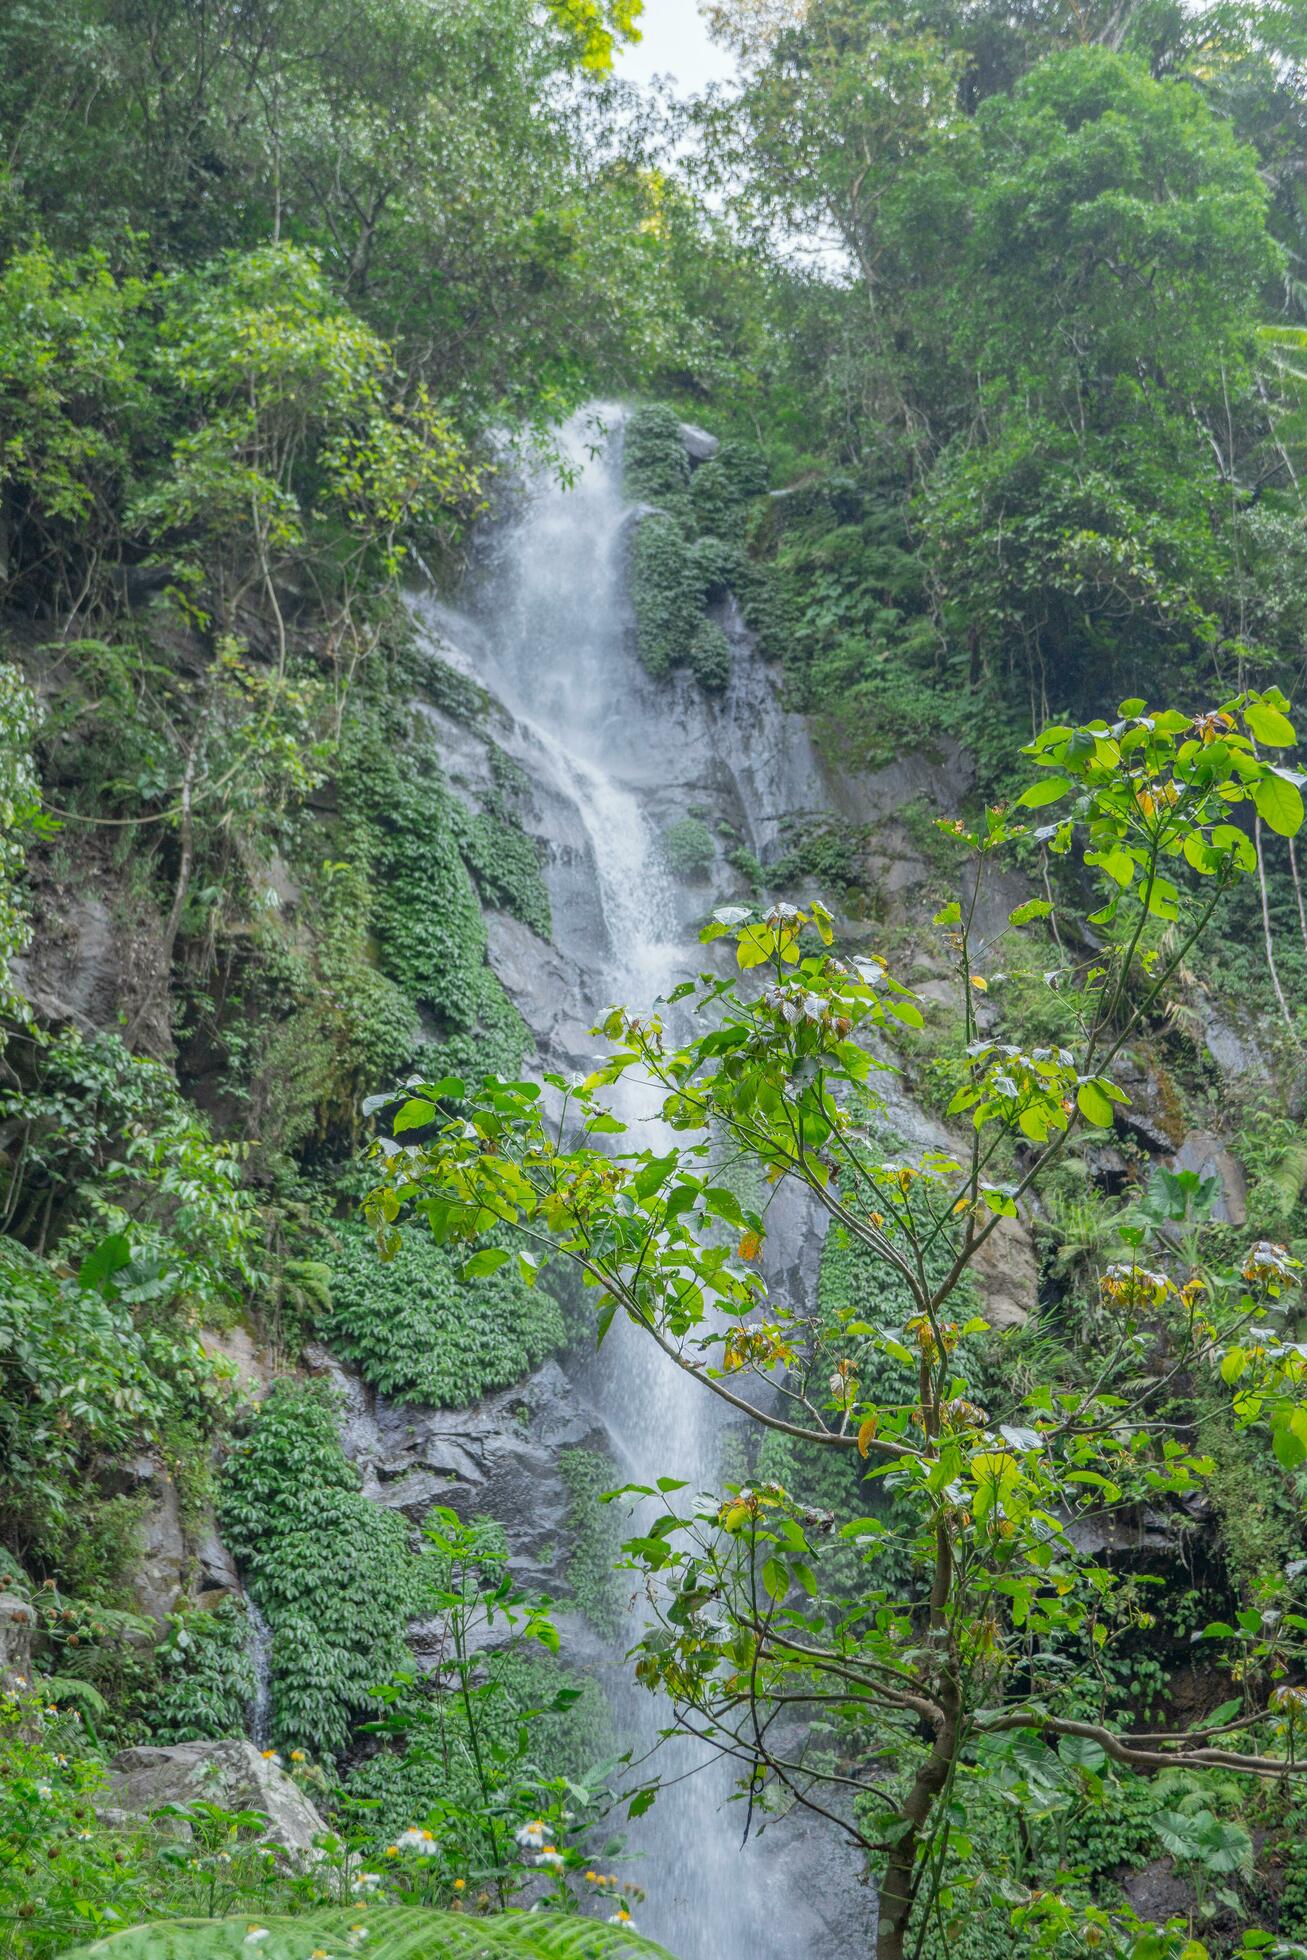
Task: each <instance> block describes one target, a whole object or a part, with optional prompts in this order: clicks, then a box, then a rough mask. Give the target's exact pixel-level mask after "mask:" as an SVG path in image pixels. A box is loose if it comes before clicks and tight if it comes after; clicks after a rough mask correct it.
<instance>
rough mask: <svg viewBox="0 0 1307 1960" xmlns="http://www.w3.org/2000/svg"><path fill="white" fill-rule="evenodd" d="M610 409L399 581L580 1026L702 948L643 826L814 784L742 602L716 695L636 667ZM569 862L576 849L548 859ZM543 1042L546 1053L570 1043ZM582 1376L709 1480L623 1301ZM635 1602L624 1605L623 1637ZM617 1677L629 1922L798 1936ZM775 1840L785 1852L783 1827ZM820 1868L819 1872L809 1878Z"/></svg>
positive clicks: (771, 1874)
mask: <svg viewBox="0 0 1307 1960" xmlns="http://www.w3.org/2000/svg"><path fill="white" fill-rule="evenodd" d="M596 420H598V423H599V424H600V426H599V428H598V430H596ZM620 427H621V416H620V411H614V410H611V409H605V410H600V411H598V416H597V418H596V415H595V412H593V411H592V412H591V413H590V415H589V416H588V417H586V416H583V417H578V418H577V419H576V420H574V422H573V423H572V424H570V425H569V426H568V428H567V429H566V430H565V431H564V433H563V438H562V439H563V442H564V445H565V449H566V451H567V455H568V460H569V463H570V465H571V468H570V469H569V471H568V472H567V480H566V481H565V482H564V481H558V480H554V479H549V480H544V481H541V482H539V483H537V484H536V485H535V486H534V489H533V491H532V492H531V493H530V494H529V495H527V496H526V497H525V499H524V502H523V504H522V507H521V508H520V510H519V511H518V513H517V515H516V516H515V518H514V519H513V520H512V521H511V522H510V523H509V524H508V525H506V526H505V527H504V528H503V529H502V530H501V531H500V532H499V533H498V534H497V536H496V537H495V539H494V540H493V543H492V546H491V549H490V551H489V553H488V554H487V559H486V562H485V563H484V564H483V565H482V566H481V567H480V569H479V572H478V573H477V575H476V576H475V577H474V579H473V581H472V582H471V587H470V591H469V593H468V595H467V596H466V598H465V601H464V605H465V611H464V612H463V613H462V614H453V613H451V612H449V611H448V610H447V609H445V608H442V607H440V606H439V605H438V604H437V603H436V602H435V601H433V600H431V599H429V598H428V599H425V600H423V599H420V598H419V599H415V600H414V601H413V604H414V607H415V610H416V612H417V614H418V616H419V619H422V620H425V623H426V625H427V627H428V629H429V630H431V631H432V632H433V634H435V635H437V636H438V637H439V640H440V643H441V644H440V651H441V652H442V654H443V655H444V656H445V657H446V658H448V659H451V660H453V661H455V662H456V663H458V664H461V665H462V666H463V667H464V668H465V670H466V671H468V672H470V673H472V674H474V676H475V678H476V679H477V680H478V681H479V682H480V683H481V684H482V685H483V686H485V687H487V688H488V689H489V690H490V691H491V693H492V694H493V695H494V696H495V697H497V699H498V701H499V702H500V703H501V704H502V706H503V708H504V709H505V710H506V711H507V715H508V717H509V718H510V721H509V723H508V724H506V725H505V729H504V730H502V731H501V730H500V729H499V728H498V727H497V730H496V733H497V736H498V737H499V738H500V739H502V740H505V741H506V742H507V744H508V745H509V746H510V747H511V748H512V750H513V752H514V754H515V756H516V758H517V759H518V760H519V761H520V762H521V763H522V764H523V766H524V767H525V768H526V769H527V772H528V774H529V775H530V776H531V777H532V779H533V781H534V782H535V783H536V784H537V785H538V786H542V788H543V791H544V792H545V793H546V794H547V796H548V798H549V799H550V801H551V802H552V803H553V804H554V805H555V807H556V808H557V809H561V810H562V811H563V813H564V814H563V816H562V818H561V820H560V819H558V818H557V817H556V818H555V838H554V849H553V853H552V855H553V857H554V859H555V863H554V865H553V867H552V869H551V868H547V871H546V876H547V877H549V878H550V880H551V887H552V888H553V889H554V897H555V908H554V909H555V940H556V942H557V943H558V944H560V946H562V947H563V949H564V950H565V951H566V952H568V953H569V954H570V956H571V958H572V960H573V961H574V962H575V964H576V966H577V968H578V969H580V973H581V980H580V984H581V986H582V988H583V991H584V999H582V1000H579V1001H578V1002H577V1003H576V1016H575V1020H574V1022H573V1025H576V1024H577V1023H578V1022H579V1023H580V1024H581V1025H589V1024H590V1023H591V1022H592V1021H593V1020H594V1018H595V1016H596V1015H597V1014H598V1013H601V1012H602V1011H603V1010H604V1009H605V1008H606V1007H608V1006H610V1005H612V1004H615V1003H620V1004H623V1005H629V1006H631V1007H632V1008H633V1009H635V1010H637V1011H639V1010H643V1009H646V1008H647V1007H649V1005H650V1004H651V1003H652V1002H653V1001H654V1000H655V999H656V998H657V997H658V996H660V995H665V994H666V993H667V992H668V991H669V989H670V988H671V987H672V986H673V985H674V984H675V982H676V981H677V980H679V979H682V978H684V977H685V976H686V975H687V974H691V973H695V972H697V971H699V970H700V968H701V966H702V965H703V963H704V961H703V957H702V949H701V948H700V947H699V945H698V941H697V935H696V930H695V928H696V925H697V921H698V919H699V918H700V917H701V916H702V913H703V911H704V909H705V906H706V904H707V903H708V902H709V898H710V893H709V891H708V890H707V889H706V888H705V887H703V886H702V885H701V886H699V887H698V888H697V889H695V890H687V889H685V888H683V887H681V886H679V885H678V883H677V881H676V880H675V879H674V878H673V876H672V875H671V873H670V871H669V869H668V867H667V864H666V862H665V859H664V855H663V852H662V849H661V846H660V832H661V829H662V828H663V827H664V826H665V825H666V824H667V823H668V822H669V821H674V820H675V819H676V818H677V817H678V816H683V815H685V814H686V812H687V808H688V807H689V806H690V805H691V804H692V803H693V802H694V801H695V799H696V798H697V799H698V800H699V801H700V802H702V801H703V800H704V799H705V798H706V799H707V801H708V802H709V803H710V805H711V806H712V812H713V814H714V815H717V816H722V815H729V817H730V818H731V820H732V821H733V823H734V826H735V828H736V831H737V833H738V834H739V835H740V836H741V837H742V838H744V839H745V840H746V841H747V842H748V843H749V844H750V845H752V846H753V847H754V848H765V847H766V846H767V845H768V844H769V843H771V842H772V841H774V837H775V834H776V824H777V821H778V818H779V816H780V815H781V814H783V812H784V810H785V809H786V808H788V809H790V810H793V809H795V808H796V807H797V808H800V809H801V808H803V807H804V804H805V800H806V801H807V803H808V805H809V807H811V805H812V803H814V802H815V800H816V798H817V797H818V796H819V795H820V794H821V793H822V792H821V790H820V787H819V786H818V784H817V777H816V770H815V765H814V763H813V761H812V757H811V751H810V749H809V748H808V744H807V737H806V733H805V732H804V730H803V727H802V724H801V723H800V722H799V721H798V719H797V717H794V716H787V715H786V714H785V712H784V711H783V709H782V708H781V705H780V702H779V699H778V697H777V694H776V690H775V687H774V686H773V685H772V683H771V682H770V680H769V679H765V678H760V677H761V663H759V662H758V661H757V659H756V656H755V655H754V654H753V652H752V649H751V648H750V647H749V646H748V645H747V640H746V637H745V636H744V635H743V632H742V630H741V629H740V628H739V625H738V619H737V620H736V621H735V622H734V630H733V634H732V637H733V640H734V650H733V659H734V663H735V669H734V672H733V673H732V676H731V679H730V682H729V684H728V687H727V689H726V692H725V695H724V696H723V697H721V698H720V699H718V700H716V701H712V700H709V698H708V697H707V696H705V695H704V694H703V693H702V691H701V690H699V689H698V688H697V686H695V685H694V684H693V683H692V682H691V681H690V680H689V678H688V676H684V675H678V676H676V677H674V678H673V679H672V680H671V681H663V682H658V683H655V682H653V681H652V680H651V679H650V678H649V676H648V675H647V674H646V673H645V672H644V671H643V669H642V668H641V667H640V665H639V662H638V660H637V658H636V656H635V651H634V638H633V632H632V619H631V610H630V604H629V599H628V596H627V591H626V560H627V547H628V541H629V530H630V525H631V523H632V521H633V518H634V516H635V513H634V512H633V510H632V508H631V507H630V506H629V505H628V504H627V503H626V502H625V500H624V498H623V495H622V489H621V455H620V448H621V442H620ZM729 630H731V626H730V622H729V621H728V631H729ZM509 728H511V733H509V732H507V731H508V729H509ZM705 786H706V787H705ZM578 858H579V859H580V861H581V863H582V866H583V870H582V873H581V877H580V882H581V883H582V884H588V886H589V887H590V891H589V899H588V902H585V903H580V904H578V899H577V874H576V870H575V861H576V860H577V859H578ZM565 862H566V863H570V864H571V866H572V869H571V870H570V871H569V872H568V873H567V876H566V877H565V876H564V872H563V867H564V864H565ZM728 875H729V874H728ZM569 879H570V883H569V882H568V880H569ZM537 1032H538V1031H537ZM548 1059H549V1061H550V1063H551V1065H553V1066H559V1065H560V1063H563V1064H564V1065H565V1063H566V1062H567V1061H570V1062H572V1063H574V1062H575V1060H576V1059H577V1058H575V1057H570V1058H560V1057H558V1056H556V1055H551V1056H549V1058H548ZM624 1080H626V1079H625V1078H624ZM621 1097H622V1100H620V1101H618V1102H617V1104H616V1107H617V1113H618V1114H619V1115H621V1116H622V1117H623V1119H624V1120H625V1121H626V1122H627V1123H628V1125H629V1134H628V1136H627V1138H625V1139H624V1140H623V1145H624V1147H628V1148H631V1149H639V1148H641V1147H642V1146H643V1145H645V1144H648V1145H651V1146H657V1145H659V1144H660V1143H661V1141H662V1139H661V1137H660V1127H659V1123H658V1116H657V1106H658V1098H657V1097H656V1096H655V1095H653V1094H652V1093H651V1092H649V1091H648V1090H644V1091H642V1090H641V1089H640V1088H638V1087H627V1088H625V1089H624V1090H622V1091H621ZM597 1377H598V1385H597V1387H596V1388H595V1391H594V1392H595V1396H596V1400H597V1402H598V1404H599V1407H600V1412H601V1414H602V1415H603V1416H604V1418H605V1420H606V1422H607V1425H608V1428H609V1430H610V1432H611V1434H612V1436H613V1437H614V1439H615V1442H616V1445H617V1447H618V1449H619V1450H620V1452H621V1453H622V1455H623V1456H624V1458H625V1462H624V1463H623V1465H622V1468H623V1470H624V1471H626V1472H627V1474H629V1475H630V1477H631V1478H632V1480H633V1481H636V1482H640V1483H645V1484H650V1483H652V1482H653V1480H654V1479H655V1478H656V1477H658V1476H660V1475H671V1476H676V1477H680V1478H684V1479H686V1480H687V1481H688V1483H689V1485H690V1488H691V1491H694V1490H698V1489H709V1490H717V1489H720V1487H721V1480H722V1479H721V1466H720V1461H719V1456H720V1440H721V1438H720V1423H719V1420H718V1417H717V1410H718V1408H719V1406H720V1405H719V1404H717V1403H716V1402H715V1400H714V1398H713V1397H711V1396H710V1395H709V1394H708V1393H707V1392H706V1391H705V1390H704V1389H703V1387H702V1386H701V1385H700V1384H699V1383H697V1382H695V1381H693V1380H691V1379H689V1378H687V1376H686V1375H684V1374H683V1373H682V1372H681V1371H680V1370H679V1369H677V1368H676V1366H675V1365H674V1363H673V1362H671V1361H670V1360H669V1359H668V1358H667V1357H666V1356H665V1355H663V1354H662V1353H661V1352H660V1351H659V1350H658V1349H657V1348H656V1347H655V1346H654V1344H653V1343H652V1342H651V1341H649V1340H648V1339H646V1338H645V1337H643V1336H642V1335H641V1334H640V1333H639V1332H638V1330H636V1329H634V1328H632V1327H630V1326H629V1325H626V1324H625V1323H624V1322H622V1320H621V1319H620V1317H619V1320H618V1322H617V1323H615V1325H614V1327H613V1329H612V1332H611V1334H610V1335H609V1338H608V1340H607V1341H606V1342H605V1344H604V1347H603V1349H602V1351H601V1355H600V1358H599V1364H598V1368H597ZM646 1613H647V1608H646V1609H644V1611H642V1610H641V1608H640V1607H639V1605H637V1606H636V1607H635V1608H633V1618H632V1623H631V1627H630V1641H631V1642H634V1641H635V1639H637V1638H638V1636H639V1633H640V1630H641V1627H642V1625H643V1624H644V1619H645V1614H646ZM615 1658H616V1659H618V1660H620V1656H617V1657H615ZM618 1679H619V1677H618V1674H617V1671H616V1669H615V1671H614V1681H615V1683H616V1682H617V1681H618ZM620 1682H621V1685H620V1686H615V1688H614V1703H615V1709H616V1714H617V1718H618V1722H619V1724H620V1725H622V1726H623V1727H624V1729H625V1731H626V1732H625V1734H624V1737H623V1740H624V1742H625V1743H627V1744H629V1745H630V1746H631V1747H632V1750H633V1753H634V1755H635V1756H636V1757H637V1758H642V1757H645V1756H646V1755H647V1754H648V1752H651V1751H654V1752H656V1755H655V1760H654V1762H653V1764H652V1768H653V1771H654V1772H655V1773H657V1774H659V1775H661V1776H662V1777H663V1778H664V1779H665V1780H666V1781H667V1782H668V1783H669V1784H670V1783H673V1782H674V1785H675V1787H673V1788H670V1789H668V1790H667V1791H666V1793H665V1794H664V1795H662V1796H661V1797H660V1798H659V1800H658V1801H657V1803H655V1805H654V1806H653V1808H652V1809H651V1810H650V1811H649V1812H647V1813H646V1814H645V1816H644V1817H643V1818H641V1819H639V1820H637V1821H636V1822H635V1823H634V1824H633V1825H632V1826H631V1844H632V1848H633V1850H635V1851H637V1852H638V1853H640V1854H641V1859H640V1863H639V1864H638V1865H637V1866H635V1867H633V1872H632V1875H633V1876H634V1877H635V1878H636V1879H637V1882H639V1883H640V1884H642V1885H644V1886H645V1888H646V1890H647V1892H648V1894H649V1898H648V1902H647V1904H646V1905H645V1907H643V1908H642V1910H641V1913H640V1915H639V1923H640V1926H641V1929H642V1930H644V1931H646V1932H648V1933H649V1934H650V1935H652V1936H653V1937H654V1938H657V1939H660V1940H662V1941H664V1942H665V1943H666V1944H667V1945H668V1946H669V1947H670V1948H671V1950H672V1951H673V1952H674V1953H676V1954H677V1955H678V1956H679V1960H800V1956H801V1955H802V1956H806V1955H808V1954H811V1953H812V1952H813V1951H814V1946H813V1933H814V1914H813V1912H812V1911H809V1912H808V1914H807V1915H806V1920H805V1916H804V1914H803V1913H796V1911H795V1910H794V1900H793V1886H792V1882H791V1881H792V1877H793V1874H792V1872H791V1873H787V1872H786V1871H785V1861H784V1860H783V1859H782V1857H781V1849H782V1847H781V1845H779V1844H776V1841H775V1840H774V1838H772V1837H770V1836H769V1837H766V1838H765V1839H761V1840H760V1839H757V1838H754V1839H752V1840H751V1841H750V1843H749V1844H748V1845H747V1846H742V1843H741V1840H742V1836H743V1826H744V1814H745V1811H744V1805H743V1804H742V1803H739V1802H732V1801H729V1799H730V1796H731V1791H732V1788H733V1783H732V1773H731V1768H730V1766H729V1765H728V1764H727V1763H726V1762H724V1761H723V1760H721V1759H717V1758H714V1757H712V1756H710V1755H705V1750H704V1745H702V1744H699V1743H692V1742H689V1741H686V1740H684V1739H681V1738H675V1739H672V1740H670V1741H667V1742H665V1743H663V1744H662V1745H661V1747H660V1746H659V1736H660V1731H661V1730H662V1729H664V1728H665V1727H666V1726H667V1725H668V1722H669V1718H670V1710H669V1708H668V1705H667V1703H666V1702H665V1701H664V1700H663V1699H662V1698H661V1697H659V1696H655V1695H652V1694H650V1693H648V1692H647V1691H645V1690H643V1689H640V1688H637V1687H636V1686H635V1685H634V1683H633V1682H631V1681H630V1670H629V1667H628V1668H626V1669H624V1670H622V1672H621V1675H620ZM687 1772H693V1773H690V1774H687ZM774 1846H775V1850H773V1847H774ZM790 1849H791V1853H792V1854H793V1855H800V1853H799V1852H798V1851H797V1850H796V1847H795V1845H794V1844H793V1843H792V1844H791V1846H790ZM818 1862H820V1861H818ZM827 1883H828V1881H826V1879H825V1877H824V1874H823V1877H822V1878H821V1879H819V1880H818V1881H817V1886H818V1890H819V1891H820V1890H821V1888H822V1886H823V1885H824V1884H827ZM829 1889H830V1891H831V1892H833V1891H835V1890H837V1889H838V1886H830V1887H829ZM824 1903H825V1902H824V1901H823V1902H822V1903H820V1904H818V1906H817V1908H816V1919H817V1921H818V1922H820V1921H822V1920H824V1916H825V1911H824Z"/></svg>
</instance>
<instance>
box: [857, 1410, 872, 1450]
mask: <svg viewBox="0 0 1307 1960" xmlns="http://www.w3.org/2000/svg"><path fill="white" fill-rule="evenodd" d="M875 1434H876V1418H875V1416H868V1417H867V1420H866V1421H865V1422H864V1423H863V1424H862V1425H861V1426H860V1428H859V1430H858V1455H859V1456H866V1454H867V1452H868V1450H869V1449H870V1448H871V1439H872V1437H873V1436H874V1435H875Z"/></svg>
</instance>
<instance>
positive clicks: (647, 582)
mask: <svg viewBox="0 0 1307 1960" xmlns="http://www.w3.org/2000/svg"><path fill="white" fill-rule="evenodd" d="M703 600H704V585H703V575H702V572H701V571H700V568H699V563H698V560H697V558H696V556H695V552H694V550H693V548H692V546H691V545H690V543H689V541H688V540H687V538H686V536H685V534H684V532H683V531H682V530H681V528H680V526H679V525H678V524H677V522H676V520H675V519H674V518H672V517H669V516H664V515H662V514H661V513H657V512H655V514H654V515H653V516H651V517H645V518H642V519H641V520H640V527H639V529H638V530H637V532H636V534H635V543H634V545H633V546H632V549H631V602H632V605H633V606H634V608H635V633H636V647H637V650H638V652H639V655H640V659H641V660H642V661H643V663H644V665H645V667H646V668H647V669H648V671H649V672H650V673H651V674H652V675H653V676H654V679H655V680H662V679H663V678H664V677H665V676H666V675H667V674H669V673H670V672H671V670H672V668H673V667H677V666H680V665H681V664H682V662H684V661H686V660H688V659H689V658H690V654H691V649H692V648H693V646H694V644H695V639H696V636H697V634H698V631H699V627H700V624H701V620H702V611H703Z"/></svg>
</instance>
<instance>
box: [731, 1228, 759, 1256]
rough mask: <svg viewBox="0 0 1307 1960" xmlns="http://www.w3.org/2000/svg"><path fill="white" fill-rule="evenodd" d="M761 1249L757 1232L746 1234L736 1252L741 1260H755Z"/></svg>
mask: <svg viewBox="0 0 1307 1960" xmlns="http://www.w3.org/2000/svg"><path fill="white" fill-rule="evenodd" d="M761 1247H762V1239H761V1237H760V1235H759V1234H758V1233H757V1232H746V1233H745V1234H744V1236H743V1238H742V1239H741V1240H740V1243H739V1245H738V1247H737V1248H736V1250H737V1251H738V1252H739V1255H740V1257H741V1259H756V1258H757V1257H758V1253H759V1251H760V1250H761Z"/></svg>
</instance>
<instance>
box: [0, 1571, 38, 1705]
mask: <svg viewBox="0 0 1307 1960" xmlns="http://www.w3.org/2000/svg"><path fill="white" fill-rule="evenodd" d="M35 1632H36V1614H35V1612H34V1611H33V1610H32V1608H31V1607H30V1606H29V1605H28V1603H27V1601H26V1600H25V1599H19V1597H18V1595H17V1594H16V1593H8V1592H0V1688H5V1689H10V1688H18V1687H25V1686H26V1685H27V1683H28V1682H29V1681H30V1680H31V1678H32V1636H33V1634H34V1633H35Z"/></svg>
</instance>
